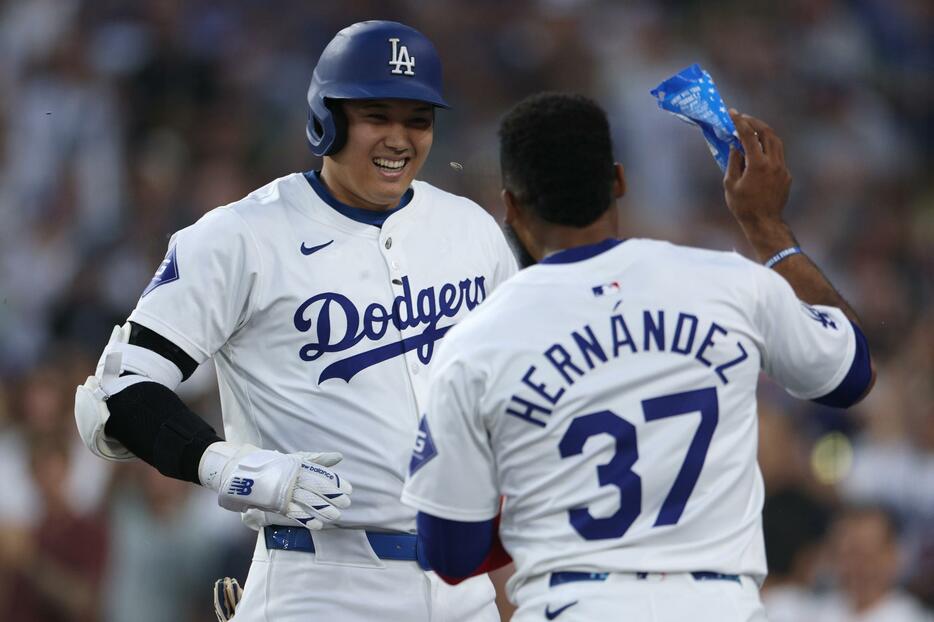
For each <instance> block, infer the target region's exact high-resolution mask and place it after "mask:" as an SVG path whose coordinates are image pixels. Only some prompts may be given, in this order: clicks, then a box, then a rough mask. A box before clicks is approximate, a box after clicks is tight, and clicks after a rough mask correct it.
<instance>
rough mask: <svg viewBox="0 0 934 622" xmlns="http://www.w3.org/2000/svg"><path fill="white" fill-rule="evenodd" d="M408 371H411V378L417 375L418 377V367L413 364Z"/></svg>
mask: <svg viewBox="0 0 934 622" xmlns="http://www.w3.org/2000/svg"><path fill="white" fill-rule="evenodd" d="M409 369H411V370H412V375H413V376H417V375H418V365H416V364H415V363H412V366H411V367H409Z"/></svg>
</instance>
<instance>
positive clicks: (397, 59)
mask: <svg viewBox="0 0 934 622" xmlns="http://www.w3.org/2000/svg"><path fill="white" fill-rule="evenodd" d="M389 42H390V43H391V44H392V58H390V59H389V64H390V65H393V70H392V71H390V72H389V73H394V74H397V75H404V76H414V75H415V71H414V69H415V57H414V56H409V48H407V47H405V46H404V45H399V39H398V37H393V38H391V39H390V40H389ZM403 67H405V71H402V68H403Z"/></svg>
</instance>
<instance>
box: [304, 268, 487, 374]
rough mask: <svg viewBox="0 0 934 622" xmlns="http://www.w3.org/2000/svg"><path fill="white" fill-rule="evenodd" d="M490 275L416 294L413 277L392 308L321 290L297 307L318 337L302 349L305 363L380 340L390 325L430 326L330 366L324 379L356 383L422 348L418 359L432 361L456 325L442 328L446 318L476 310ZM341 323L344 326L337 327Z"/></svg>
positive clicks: (405, 282) (306, 325)
mask: <svg viewBox="0 0 934 622" xmlns="http://www.w3.org/2000/svg"><path fill="white" fill-rule="evenodd" d="M484 281H485V278H484V277H482V276H477V277H474V278H473V279H469V278H468V279H464V280H462V281H459V282H458V284H457V285H455V284H453V283H445V284H443V285H442V286H441V287H439V288H435V287H433V286H432V287H426V288H425V289H422V290H419V291H418V292H417V293H416V294H414V295H413V293H412V287H411V285H410V283H409V277H407V276H404V277H402V280H401V283H402V294H401V295H399V296H396V297H395V299H394V300H393V301H392V308H390V309H387V308H386V307H384V306H383V305H381V304H379V303H378V302H374V303H371V304H370V305H368V306H367V307H366V308H365V309H364V310H363V312H362V313H361V312H360V309H359V308H358V307H357V305H355V304H354V303H353V302H352V301H351V300H350V299H349V298H347V296H344V295H343V294H338V293H336V292H323V293H321V294H316V295H314V296H312V297H311V298H309V299H308V300H306V301H305V302H303V303H302V304H301V305H300V306H299V307H298V309H297V310H296V311H295V316H294V317H293V323H294V324H295V328H297V329H298V330H299V331H301V332H303V333H306V332H309V331H310V330H312V329H314V332H315V333H316V335H317V341H312V342H309V343H306V344H305V345H303V346H302V347H301V349H300V350H299V353H298V355H299V357H300V358H301V359H302V360H303V361H315V360H317V359H318V358H320V357H321V356H322V355H323V354H327V353H337V352H344V351H346V350H349V349H350V348H352V347H354V346H355V345H357V344H358V343H359V342H360V341H362V340H364V339H366V340H368V341H372V342H378V341H379V340H381V339H382V338H383V336H385V334H386V332H387V331H388V330H389V327H390V326H393V327H394V328H396V330H399V331H402V330H404V329H411V328H417V327H420V326H424V327H425V329H424V330H423V331H422V332H421V333H419V334H417V335H413V336H410V337H406V338H405V339H403V340H401V341H395V342H392V343H388V344H384V345H381V346H377V347H375V348H373V349H372V350H367V351H365V352H359V353H357V354H354V355H352V356H348V357H347V358H343V359H340V360H338V361H335V362H333V363H331V364H329V365H328V366H327V367H325V368H324V370H323V371H322V372H321V374H320V376H319V377H318V382H319V383H321V382H324V381H325V380H329V379H331V378H340V379H342V380H344V381H346V382H350V379H351V378H353V377H354V376H355V375H356V374H357V373H358V372H360V371H362V370H364V369H366V368H367V367H372V366H373V365H376V364H378V363H382V362H383V361H387V360H389V359H391V358H394V357H397V356H401V355H403V354H405V353H406V352H410V351H412V350H417V351H418V359H419V360H420V361H421V362H422V363H424V364H426V365H427V364H428V362H429V361H430V360H431V356H432V354H433V353H434V345H435V342H436V341H437V340H438V339H441V338H442V337H443V336H444V334H445V333H446V332H447V331H448V330H450V328H451V325H448V326H441V327H439V326H438V322H439V321H440V320H441V319H442V318H445V317H448V318H453V317H455V316H456V315H457V313H458V312H459V311H460V310H461V308H462V307H466V309H467V310H468V311H471V310H473V309H474V308H475V307H476V306H477V305H479V304H480V303H481V302H483V300H484V299H485V298H486V285H485V283H484ZM335 327H341V328H340V329H338V330H334V328H335Z"/></svg>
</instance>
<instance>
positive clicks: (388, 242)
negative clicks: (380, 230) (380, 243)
mask: <svg viewBox="0 0 934 622" xmlns="http://www.w3.org/2000/svg"><path fill="white" fill-rule="evenodd" d="M385 246H386V250H389V249H390V248H392V238H386V244H385Z"/></svg>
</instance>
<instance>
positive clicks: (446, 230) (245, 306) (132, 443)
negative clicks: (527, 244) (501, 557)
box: [76, 22, 516, 622]
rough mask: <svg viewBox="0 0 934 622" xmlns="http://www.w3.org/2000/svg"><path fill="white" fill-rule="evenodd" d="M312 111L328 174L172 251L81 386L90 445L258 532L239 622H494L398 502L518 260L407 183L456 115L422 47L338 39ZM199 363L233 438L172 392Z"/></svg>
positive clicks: (317, 80) (471, 215) (230, 208)
mask: <svg viewBox="0 0 934 622" xmlns="http://www.w3.org/2000/svg"><path fill="white" fill-rule="evenodd" d="M308 100H309V105H310V113H309V122H308V128H307V135H308V140H309V143H310V145H311V148H312V151H313V152H314V153H315V154H316V155H320V156H324V159H323V167H322V169H321V170H320V171H312V172H309V173H304V174H302V173H296V174H291V175H287V176H285V177H282V178H280V179H276V180H275V181H273V182H271V183H269V184H267V185H266V186H264V187H262V188H260V189H258V190H256V191H255V192H252V193H251V194H249V195H248V196H247V197H245V198H243V199H242V200H240V201H237V202H235V203H232V204H230V205H226V206H223V207H219V208H217V209H214V210H213V211H211V212H209V213H208V214H206V215H205V216H204V217H203V218H201V219H200V220H199V221H198V222H196V223H195V224H193V225H191V226H190V227H188V228H186V229H183V230H181V231H179V232H178V233H176V234H175V235H174V236H173V237H172V239H171V241H170V243H169V250H168V255H167V256H166V258H165V261H164V262H163V263H162V265H161V266H160V267H159V270H158V271H157V273H156V276H155V277H154V278H153V279H152V282H151V283H149V285H148V287H146V288H145V291H144V292H143V294H142V297H141V298H140V300H139V303H138V304H137V306H136V309H135V310H133V312H132V314H131V315H130V317H129V321H128V323H127V324H126V325H124V326H123V327H118V328H117V329H115V331H114V335H113V337H112V339H111V341H110V343H109V344H108V345H107V348H106V349H105V351H104V354H103V356H102V357H101V361H100V364H99V365H98V369H97V373H96V374H95V376H93V377H91V378H89V379H88V382H87V383H86V384H85V385H83V386H82V387H79V388H78V392H77V396H76V418H77V422H78V427H79V430H80V432H81V434H82V438H83V439H84V440H85V442H86V443H87V444H88V446H89V447H90V448H91V450H92V451H94V452H95V453H97V454H98V455H100V456H102V457H105V458H108V459H132V458H133V457H139V458H141V459H143V460H145V461H147V462H149V463H150V464H152V465H154V466H156V467H157V468H158V469H159V470H160V471H161V472H163V473H164V474H166V475H169V476H171V477H176V478H179V479H186V480H189V481H192V482H195V483H199V484H201V485H204V486H206V487H209V488H211V489H213V490H216V491H217V492H218V495H219V500H220V504H221V505H222V506H223V507H225V508H228V509H231V510H235V511H240V512H244V517H245V522H247V523H248V524H249V525H251V526H253V527H254V528H256V529H258V530H259V537H258V539H257V544H256V551H255V556H254V560H253V565H252V567H251V569H250V574H249V577H248V579H247V582H246V585H245V591H244V594H243V598H242V601H241V602H240V604H239V606H238V608H237V611H236V614H235V616H234V617H235V619H236V620H237V621H238V622H252V621H259V620H263V621H265V620H277V621H280V620H284V621H290V620H294V621H298V620H302V621H305V620H319V619H320V620H351V621H359V622H364V621H367V622H368V621H372V620H409V621H411V620H415V621H424V622H428V620H448V621H461V620H464V621H467V620H482V621H487V620H490V621H492V620H498V619H499V617H498V614H497V611H496V608H495V605H494V603H493V596H494V594H493V587H492V584H491V583H490V581H489V579H488V578H487V577H481V578H478V579H477V580H474V581H471V582H469V583H468V584H465V585H464V586H460V587H457V588H452V587H451V586H448V585H447V584H445V583H443V582H442V581H440V580H438V578H437V576H436V575H435V574H434V573H432V572H428V571H427V570H426V569H427V565H426V563H425V560H424V557H423V555H421V552H420V551H419V550H418V548H417V546H416V544H417V539H416V537H415V535H414V534H415V512H414V511H413V510H412V509H410V508H408V507H406V506H404V505H403V504H402V503H401V501H400V499H399V497H400V492H401V487H402V484H403V481H404V477H405V473H406V467H407V464H408V460H409V455H410V449H411V439H412V438H413V437H414V435H415V433H416V429H417V426H418V420H419V414H420V412H421V410H422V409H424V407H425V400H426V395H427V378H428V369H429V367H430V365H431V364H432V361H433V360H434V358H435V357H436V354H437V347H438V344H439V341H440V340H442V338H443V337H444V336H445V334H446V333H447V332H448V330H449V329H450V328H451V327H452V326H453V325H454V324H455V323H456V322H458V321H460V320H461V319H462V318H464V317H465V316H466V315H467V314H468V313H470V312H471V311H473V310H474V309H476V308H477V306H478V305H479V304H480V303H482V302H483V301H484V300H485V299H486V298H487V297H488V296H489V295H490V293H491V292H492V291H493V290H494V289H495V288H496V287H497V286H498V285H499V284H500V283H502V282H503V281H504V280H506V279H507V278H508V277H510V276H511V275H512V274H513V273H514V272H515V270H516V266H515V260H514V258H513V256H512V253H511V251H510V249H509V247H508V245H507V243H506V241H505V238H504V237H503V234H502V232H501V230H500V229H499V227H498V226H497V224H496V223H495V222H494V220H493V218H492V217H491V216H490V215H489V214H487V213H486V212H485V211H484V210H483V209H481V208H480V207H479V206H477V205H476V204H474V203H472V202H471V201H469V200H467V199H464V198H462V197H457V196H454V195H451V194H448V193H446V192H444V191H442V190H439V189H437V188H435V187H433V186H431V185H429V184H427V183H423V182H420V181H415V179H414V178H415V176H416V174H417V173H418V171H419V169H420V168H421V166H422V164H423V163H424V161H425V158H426V157H427V155H428V152H429V150H430V148H431V144H432V138H433V121H434V112H435V108H437V107H447V104H446V102H445V100H444V98H443V97H442V94H441V64H440V61H439V59H438V57H437V53H436V52H435V49H434V47H433V46H432V44H431V42H430V41H428V39H427V38H425V37H424V36H423V35H422V34H421V33H419V32H418V31H416V30H414V29H412V28H409V27H408V26H404V25H402V24H398V23H394V22H363V23H358V24H354V25H353V26H350V27H348V28H346V29H344V30H342V31H341V32H340V33H338V34H337V36H336V37H335V38H334V39H333V40H332V41H331V43H330V44H329V45H328V46H327V48H326V49H325V50H324V52H323V53H322V56H321V58H320V60H319V62H318V65H317V67H316V69H315V72H314V76H313V79H312V83H311V87H310V89H309V93H308ZM209 358H212V359H213V360H214V363H215V365H216V367H217V375H218V383H219V387H220V397H221V405H222V408H223V418H224V436H225V439H226V440H221V439H220V438H219V437H218V436H217V435H216V434H215V433H214V430H212V429H211V428H210V427H209V426H208V425H207V424H206V423H205V422H204V421H203V420H202V419H201V418H200V417H198V416H197V415H196V414H195V413H193V412H191V411H190V410H188V409H187V407H186V406H185V405H184V404H183V403H182V402H181V401H180V400H179V399H178V397H177V396H176V395H175V393H174V389H175V388H176V386H177V385H178V384H179V383H180V382H181V381H182V380H183V378H185V377H187V376H189V375H190V374H191V372H192V371H193V370H194V369H195V368H196V367H197V366H198V365H200V364H201V363H203V362H204V361H206V360H207V359H209ZM311 448H313V449H324V450H326V451H325V452H310V451H309V449H311ZM338 462H340V465H339V470H336V469H335V468H333V467H334V466H335V465H336V464H337V463H338ZM351 482H352V484H351ZM351 493H352V495H353V502H352V504H351V500H350V495H351ZM206 587H207V586H206Z"/></svg>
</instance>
